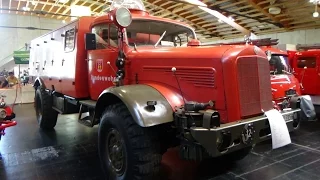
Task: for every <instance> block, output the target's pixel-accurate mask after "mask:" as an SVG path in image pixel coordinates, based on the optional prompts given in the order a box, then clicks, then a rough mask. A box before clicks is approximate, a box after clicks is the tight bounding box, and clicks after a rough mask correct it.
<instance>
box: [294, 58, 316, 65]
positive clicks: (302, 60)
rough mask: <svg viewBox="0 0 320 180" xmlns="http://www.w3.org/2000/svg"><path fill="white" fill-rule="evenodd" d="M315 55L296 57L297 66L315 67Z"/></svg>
mask: <svg viewBox="0 0 320 180" xmlns="http://www.w3.org/2000/svg"><path fill="white" fill-rule="evenodd" d="M316 60H317V58H316V57H299V58H298V64H297V65H298V68H304V67H307V68H315V67H316Z"/></svg>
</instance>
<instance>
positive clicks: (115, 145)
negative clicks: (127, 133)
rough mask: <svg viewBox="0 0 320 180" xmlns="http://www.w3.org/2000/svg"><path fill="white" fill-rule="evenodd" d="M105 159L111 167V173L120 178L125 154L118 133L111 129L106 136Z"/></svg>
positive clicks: (123, 167)
mask: <svg viewBox="0 0 320 180" xmlns="http://www.w3.org/2000/svg"><path fill="white" fill-rule="evenodd" d="M106 145H107V147H106V150H107V158H108V161H109V163H110V165H111V168H112V171H114V172H115V173H116V174H117V175H118V176H121V175H122V174H123V172H124V169H125V163H126V160H125V152H124V146H123V142H122V139H121V136H120V134H119V132H118V131H117V130H115V129H111V130H110V131H109V132H108V135H107V144H106Z"/></svg>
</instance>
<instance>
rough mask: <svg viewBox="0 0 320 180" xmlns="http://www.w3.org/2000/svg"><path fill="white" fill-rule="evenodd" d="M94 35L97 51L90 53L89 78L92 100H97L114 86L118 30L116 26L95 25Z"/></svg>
mask: <svg viewBox="0 0 320 180" xmlns="http://www.w3.org/2000/svg"><path fill="white" fill-rule="evenodd" d="M92 33H93V34H95V37H96V49H95V50H90V51H88V59H87V61H88V70H89V76H88V77H89V88H90V96H91V99H93V100H97V99H98V97H99V95H100V94H101V93H102V91H103V90H105V89H106V88H108V87H110V86H113V85H114V84H113V81H114V80H115V78H116V71H117V68H116V65H115V64H116V63H115V62H116V59H117V56H118V30H117V27H116V26H115V25H114V24H112V23H110V24H107V23H104V24H98V25H95V26H94V27H93V28H92Z"/></svg>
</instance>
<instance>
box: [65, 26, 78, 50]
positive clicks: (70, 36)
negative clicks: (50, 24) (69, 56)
mask: <svg viewBox="0 0 320 180" xmlns="http://www.w3.org/2000/svg"><path fill="white" fill-rule="evenodd" d="M75 34H76V33H75V28H72V29H70V30H68V31H66V35H65V42H64V51H67V52H68V51H72V50H73V49H74V46H75V39H76V35H75Z"/></svg>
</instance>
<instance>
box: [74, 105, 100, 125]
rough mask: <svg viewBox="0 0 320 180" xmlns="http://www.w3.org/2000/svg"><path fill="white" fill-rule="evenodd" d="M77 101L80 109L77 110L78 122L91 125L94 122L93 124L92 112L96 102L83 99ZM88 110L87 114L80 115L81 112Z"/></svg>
mask: <svg viewBox="0 0 320 180" xmlns="http://www.w3.org/2000/svg"><path fill="white" fill-rule="evenodd" d="M79 103H80V110H79V117H78V122H79V123H80V124H82V125H85V126H88V127H93V126H94V125H95V124H94V114H93V113H92V112H94V111H93V110H94V109H95V107H96V103H97V102H96V101H92V100H83V101H79ZM90 110H91V111H90ZM88 111H89V116H86V117H82V114H83V113H84V112H88ZM90 112H91V114H90Z"/></svg>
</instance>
